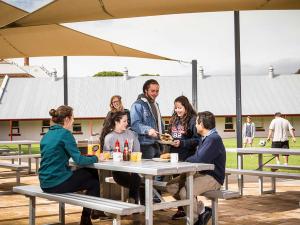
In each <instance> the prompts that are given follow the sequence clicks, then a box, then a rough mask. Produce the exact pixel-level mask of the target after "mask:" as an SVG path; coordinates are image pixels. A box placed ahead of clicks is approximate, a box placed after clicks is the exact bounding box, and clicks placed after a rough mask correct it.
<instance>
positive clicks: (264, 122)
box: [216, 116, 300, 138]
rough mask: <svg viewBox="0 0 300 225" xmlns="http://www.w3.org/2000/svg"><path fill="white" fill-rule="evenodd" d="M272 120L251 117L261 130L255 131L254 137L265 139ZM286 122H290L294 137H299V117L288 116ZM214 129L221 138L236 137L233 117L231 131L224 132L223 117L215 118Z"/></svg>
mask: <svg viewBox="0 0 300 225" xmlns="http://www.w3.org/2000/svg"><path fill="white" fill-rule="evenodd" d="M272 119H274V117H273V116H265V117H252V121H253V122H254V123H255V124H256V127H258V126H261V127H262V129H257V130H256V134H255V136H256V137H267V136H268V132H269V125H270V123H271V121H272ZM286 119H287V120H289V121H290V123H291V124H292V126H293V127H294V128H295V130H296V131H295V134H296V136H300V116H288V117H286ZM245 121H246V117H245V118H243V123H244V122H245ZM216 127H217V130H218V132H219V134H220V135H221V137H222V138H233V137H236V121H235V117H234V118H233V128H234V130H233V131H229V132H228V131H225V117H217V118H216Z"/></svg>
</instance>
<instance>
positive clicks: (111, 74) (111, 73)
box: [93, 71, 124, 77]
mask: <svg viewBox="0 0 300 225" xmlns="http://www.w3.org/2000/svg"><path fill="white" fill-rule="evenodd" d="M121 76H124V74H123V73H121V72H118V71H102V72H98V73H96V74H95V75H94V76H93V77H121Z"/></svg>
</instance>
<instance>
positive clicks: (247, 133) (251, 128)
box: [243, 116, 255, 148]
mask: <svg viewBox="0 0 300 225" xmlns="http://www.w3.org/2000/svg"><path fill="white" fill-rule="evenodd" d="M254 137H255V124H254V123H253V122H252V118H251V116H247V119H246V123H244V125H243V139H244V146H243V147H244V148H246V147H247V144H249V145H250V146H251V147H252V143H253V140H254Z"/></svg>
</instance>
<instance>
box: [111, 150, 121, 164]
mask: <svg viewBox="0 0 300 225" xmlns="http://www.w3.org/2000/svg"><path fill="white" fill-rule="evenodd" d="M121 160H122V153H121V152H114V153H113V161H115V162H120V161H121Z"/></svg>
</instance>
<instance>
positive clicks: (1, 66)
mask: <svg viewBox="0 0 300 225" xmlns="http://www.w3.org/2000/svg"><path fill="white" fill-rule="evenodd" d="M24 73H27V71H25V70H23V69H22V68H21V67H20V66H18V65H16V64H12V63H8V62H5V61H2V62H1V63H0V74H24Z"/></svg>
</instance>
